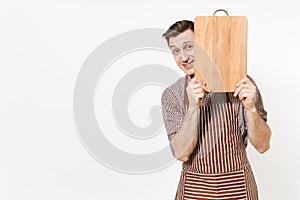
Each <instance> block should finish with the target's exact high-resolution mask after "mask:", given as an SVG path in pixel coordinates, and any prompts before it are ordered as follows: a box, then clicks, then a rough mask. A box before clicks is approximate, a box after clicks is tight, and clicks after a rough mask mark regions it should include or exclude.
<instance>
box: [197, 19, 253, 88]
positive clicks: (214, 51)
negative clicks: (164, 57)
mask: <svg viewBox="0 0 300 200" xmlns="http://www.w3.org/2000/svg"><path fill="white" fill-rule="evenodd" d="M194 34H195V63H194V66H195V76H197V77H199V78H200V79H202V80H204V81H206V82H207V84H208V87H209V88H210V89H211V90H212V92H234V91H235V88H236V84H237V83H238V81H240V80H241V79H242V78H244V77H245V76H246V75H247V18H246V17H243V16H198V17H196V18H195V27H194Z"/></svg>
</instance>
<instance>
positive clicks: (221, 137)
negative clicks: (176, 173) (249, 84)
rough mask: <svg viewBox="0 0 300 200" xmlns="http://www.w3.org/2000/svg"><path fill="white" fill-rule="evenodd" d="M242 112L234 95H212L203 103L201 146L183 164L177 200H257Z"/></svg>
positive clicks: (198, 145)
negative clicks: (240, 120) (240, 115)
mask: <svg viewBox="0 0 300 200" xmlns="http://www.w3.org/2000/svg"><path fill="white" fill-rule="evenodd" d="M240 109H242V103H241V102H240V101H239V100H238V98H236V97H233V93H210V94H207V95H206V97H205V98H204V99H203V100H202V105H201V107H200V118H199V127H198V130H199V138H198V143H197V145H196V147H195V149H194V151H193V153H192V154H191V155H190V158H189V160H188V161H187V162H184V163H183V165H182V173H181V177H180V181H179V185H178V189H177V193H176V200H196V199H198V200H201V199H210V200H217V199H218V200H233V199H235V200H237V199H247V200H257V199H258V192H257V187H256V183H255V180H254V175H253V173H252V170H251V167H250V164H249V162H248V159H247V154H246V150H245V149H246V144H245V143H244V140H245V138H244V136H243V134H242V133H241V129H240V127H239V123H238V113H240V112H239V111H240Z"/></svg>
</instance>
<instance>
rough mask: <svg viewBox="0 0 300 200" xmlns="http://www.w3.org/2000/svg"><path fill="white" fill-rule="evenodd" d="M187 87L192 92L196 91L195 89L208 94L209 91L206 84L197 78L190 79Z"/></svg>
mask: <svg viewBox="0 0 300 200" xmlns="http://www.w3.org/2000/svg"><path fill="white" fill-rule="evenodd" d="M189 85H190V87H191V88H192V89H193V90H194V91H198V90H197V89H202V90H204V92H206V93H209V92H210V89H209V88H208V87H207V84H206V83H205V82H204V81H202V80H200V79H199V78H197V77H194V78H192V80H191V82H190V84H189Z"/></svg>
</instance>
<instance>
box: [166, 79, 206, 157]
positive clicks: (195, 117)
mask: <svg viewBox="0 0 300 200" xmlns="http://www.w3.org/2000/svg"><path fill="white" fill-rule="evenodd" d="M185 89H186V90H187V95H188V101H189V108H188V110H187V112H186V114H185V116H184V119H183V122H182V125H181V127H180V129H179V131H178V132H177V133H176V134H175V136H174V137H173V138H172V140H171V145H172V148H173V152H174V156H175V157H176V158H177V159H178V160H181V161H183V162H186V161H188V159H189V157H190V155H191V154H192V153H193V151H194V149H195V147H196V144H197V141H198V135H199V132H198V124H199V107H200V106H201V100H202V99H203V98H204V97H205V95H206V93H208V92H209V89H208V88H207V86H206V84H205V83H204V82H203V81H201V80H200V79H198V78H196V77H194V78H192V80H191V81H190V83H189V84H188V86H187V88H185Z"/></svg>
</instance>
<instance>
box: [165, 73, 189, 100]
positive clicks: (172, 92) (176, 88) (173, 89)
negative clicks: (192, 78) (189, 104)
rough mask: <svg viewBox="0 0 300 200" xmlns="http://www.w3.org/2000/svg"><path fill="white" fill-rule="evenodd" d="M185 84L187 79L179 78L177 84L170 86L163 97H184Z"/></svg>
mask: <svg viewBox="0 0 300 200" xmlns="http://www.w3.org/2000/svg"><path fill="white" fill-rule="evenodd" d="M184 84H185V77H181V78H179V79H178V80H177V81H176V82H175V83H173V84H172V85H170V86H168V87H167V88H166V89H165V90H164V91H163V93H162V97H167V96H168V97H169V96H173V97H176V98H178V97H179V96H181V95H182V93H183V89H184Z"/></svg>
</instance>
